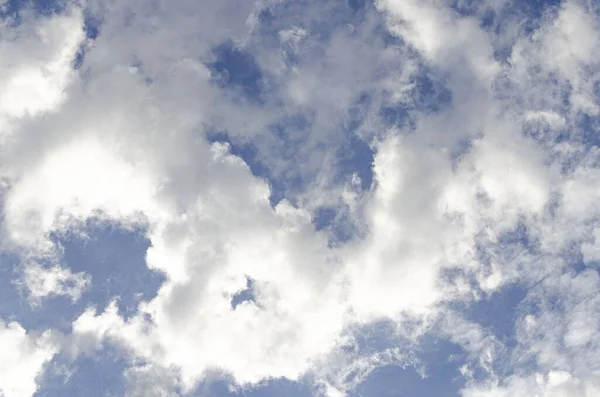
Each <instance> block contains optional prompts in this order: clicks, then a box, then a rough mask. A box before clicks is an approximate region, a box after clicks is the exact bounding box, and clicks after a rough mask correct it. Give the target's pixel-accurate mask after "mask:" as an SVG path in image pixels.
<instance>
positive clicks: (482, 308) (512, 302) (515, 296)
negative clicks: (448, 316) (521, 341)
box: [453, 283, 529, 348]
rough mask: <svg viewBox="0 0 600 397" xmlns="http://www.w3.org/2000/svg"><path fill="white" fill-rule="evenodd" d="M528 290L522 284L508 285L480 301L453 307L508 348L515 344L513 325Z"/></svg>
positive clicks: (459, 303)
mask: <svg viewBox="0 0 600 397" xmlns="http://www.w3.org/2000/svg"><path fill="white" fill-rule="evenodd" d="M528 290H529V288H528V286H525V285H523V284H520V283H510V284H507V285H505V286H503V287H501V288H500V289H499V290H497V291H494V292H493V293H492V294H490V295H487V296H484V297H483V298H482V299H480V300H477V301H470V302H468V303H464V302H455V303H454V304H453V307H454V309H456V310H457V311H459V312H460V313H461V314H462V315H463V316H464V317H465V319H467V320H469V321H472V322H474V323H476V324H479V325H481V326H482V328H484V329H486V330H487V331H490V332H491V333H492V334H493V335H494V336H495V337H496V338H497V339H498V340H499V341H501V342H502V343H504V344H505V345H506V346H507V347H509V348H510V347H514V346H515V343H516V334H515V324H516V321H517V320H518V318H519V314H518V313H519V305H520V304H521V302H522V301H523V300H524V299H525V297H526V296H527V293H528Z"/></svg>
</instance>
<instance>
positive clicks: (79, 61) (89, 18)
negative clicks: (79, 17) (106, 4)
mask: <svg viewBox="0 0 600 397" xmlns="http://www.w3.org/2000/svg"><path fill="white" fill-rule="evenodd" d="M101 26H102V21H101V20H100V19H99V18H98V17H97V16H95V15H94V14H92V13H91V12H90V11H89V10H88V9H84V11H83V30H84V32H85V38H86V41H84V42H83V43H82V44H81V46H80V47H79V50H78V51H77V53H76V54H75V59H74V60H73V68H74V69H79V68H81V67H82V66H83V62H84V60H85V54H86V51H87V45H88V44H87V41H89V40H95V39H96V38H97V37H98V35H99V34H100V28H101Z"/></svg>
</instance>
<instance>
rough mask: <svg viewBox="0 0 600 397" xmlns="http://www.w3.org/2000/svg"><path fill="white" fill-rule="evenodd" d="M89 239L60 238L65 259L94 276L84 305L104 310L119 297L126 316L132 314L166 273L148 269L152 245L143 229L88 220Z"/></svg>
mask: <svg viewBox="0 0 600 397" xmlns="http://www.w3.org/2000/svg"><path fill="white" fill-rule="evenodd" d="M85 232H86V234H87V235H88V237H87V238H83V239H82V238H80V237H78V236H77V235H67V236H65V237H61V238H59V239H58V242H59V243H60V244H61V245H62V246H63V247H64V257H63V260H64V262H65V263H66V265H67V266H68V267H69V268H70V269H71V271H73V272H74V273H77V272H85V273H86V274H88V275H89V276H91V284H92V285H91V287H90V288H89V289H87V290H85V291H84V292H83V294H82V296H81V304H86V305H90V304H92V305H94V306H95V307H96V308H97V309H98V310H99V311H103V310H104V309H105V308H106V307H107V306H108V304H109V303H110V302H111V301H113V300H114V299H117V307H118V309H119V312H120V314H121V315H122V316H124V317H125V318H128V317H129V316H130V315H133V314H135V313H136V311H137V307H138V305H139V303H140V302H141V301H149V300H151V299H153V298H154V297H155V296H156V294H157V292H158V289H159V287H160V285H161V284H162V283H163V282H164V276H163V275H162V274H160V273H158V272H156V271H152V270H150V269H148V267H147V266H146V262H145V258H146V251H147V249H148V247H149V246H150V242H149V240H148V239H147V238H146V237H145V236H144V230H139V229H138V230H132V231H128V230H123V229H121V228H119V227H117V226H113V225H111V224H104V223H100V224H98V223H95V222H94V221H90V222H88V226H87V228H86V230H85Z"/></svg>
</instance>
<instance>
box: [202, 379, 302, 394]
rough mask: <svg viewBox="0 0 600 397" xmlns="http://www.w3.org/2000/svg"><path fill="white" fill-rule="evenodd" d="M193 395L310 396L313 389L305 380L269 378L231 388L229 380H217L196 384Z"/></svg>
mask: <svg viewBox="0 0 600 397" xmlns="http://www.w3.org/2000/svg"><path fill="white" fill-rule="evenodd" d="M191 395H192V396H194V397H280V396H286V397H311V396H314V390H313V388H312V386H310V385H309V384H308V383H307V382H303V381H298V382H295V381H290V380H287V379H271V380H268V381H266V382H264V383H262V384H259V385H257V386H254V387H245V388H232V387H231V381H228V380H219V381H214V382H207V383H204V384H202V385H200V386H198V388H197V390H196V391H195V392H194V393H192V394H191Z"/></svg>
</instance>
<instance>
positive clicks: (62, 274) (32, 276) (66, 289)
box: [22, 264, 91, 305]
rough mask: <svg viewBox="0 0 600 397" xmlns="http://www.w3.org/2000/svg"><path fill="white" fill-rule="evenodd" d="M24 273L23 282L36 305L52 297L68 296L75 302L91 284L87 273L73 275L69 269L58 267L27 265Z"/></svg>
mask: <svg viewBox="0 0 600 397" xmlns="http://www.w3.org/2000/svg"><path fill="white" fill-rule="evenodd" d="M23 272H24V275H23V281H22V282H23V284H24V286H25V287H26V288H27V290H28V296H29V299H30V301H31V302H32V303H33V304H34V305H36V304H39V303H40V301H41V300H42V299H44V298H48V297H50V296H52V295H66V296H69V297H70V298H71V300H72V301H73V302H75V301H77V300H78V299H79V298H80V297H81V294H82V292H83V291H84V290H85V289H86V288H88V287H89V285H90V282H91V280H90V277H89V276H87V275H86V274H85V273H76V274H73V273H72V272H71V270H70V269H69V268H65V267H60V266H57V265H56V266H52V267H50V268H44V267H43V266H41V265H39V264H27V265H26V266H25V267H24V269H23Z"/></svg>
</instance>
